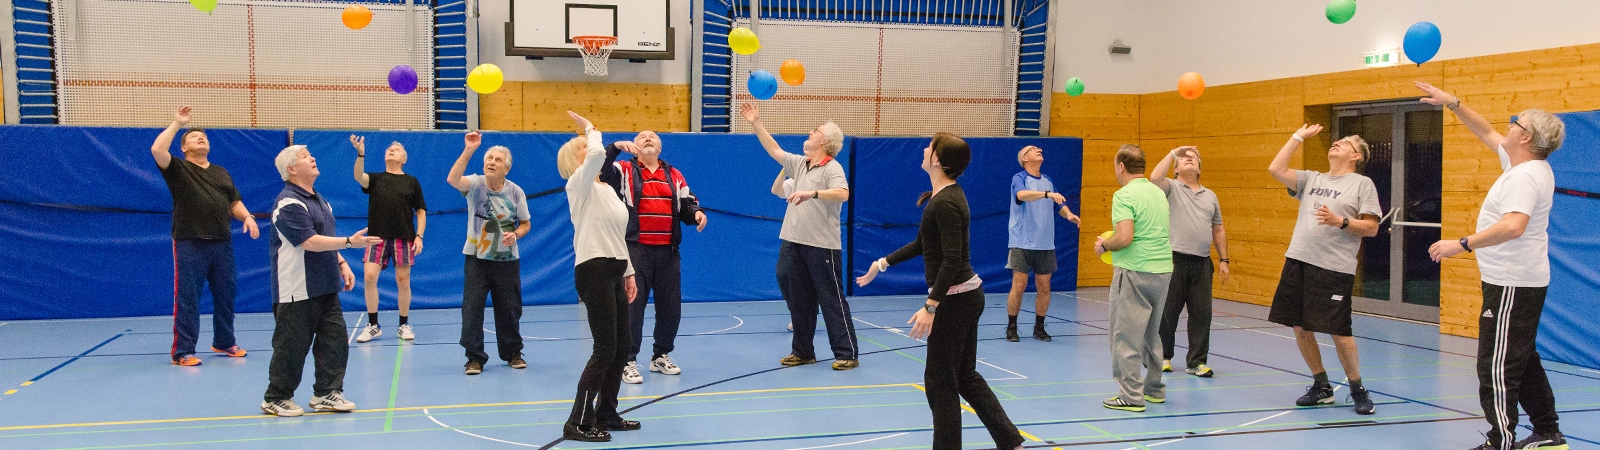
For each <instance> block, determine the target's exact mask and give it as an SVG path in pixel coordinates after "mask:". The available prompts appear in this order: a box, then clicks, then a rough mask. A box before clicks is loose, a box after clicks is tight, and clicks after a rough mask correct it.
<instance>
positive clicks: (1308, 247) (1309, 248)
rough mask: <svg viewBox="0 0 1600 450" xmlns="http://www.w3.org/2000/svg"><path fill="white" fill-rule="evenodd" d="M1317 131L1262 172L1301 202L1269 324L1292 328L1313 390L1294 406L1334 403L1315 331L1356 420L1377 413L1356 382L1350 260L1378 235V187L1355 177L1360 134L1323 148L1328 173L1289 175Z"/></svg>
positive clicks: (1362, 154) (1308, 130) (1362, 159)
mask: <svg viewBox="0 0 1600 450" xmlns="http://www.w3.org/2000/svg"><path fill="white" fill-rule="evenodd" d="M1321 131H1322V126H1321V125H1305V126H1302V127H1300V130H1298V131H1295V132H1294V135H1292V136H1290V137H1289V142H1288V143H1286V144H1284V145H1283V148H1281V149H1279V150H1278V155H1277V156H1276V157H1274V158H1273V159H1272V164H1270V165H1268V166H1267V171H1268V172H1270V173H1271V174H1272V177H1273V178H1274V179H1276V180H1278V182H1279V183H1283V185H1284V187H1287V188H1289V196H1291V197H1294V199H1295V200H1299V201H1300V210H1299V214H1297V215H1296V216H1295V217H1296V219H1295V223H1294V234H1293V235H1292V236H1291V237H1290V238H1289V249H1288V251H1287V252H1284V255H1283V256H1284V258H1285V261H1284V264H1283V274H1282V275H1281V276H1280V277H1279V279H1278V289H1277V292H1275V293H1274V294H1273V296H1272V312H1271V313H1270V314H1269V315H1268V316H1267V320H1269V321H1271V322H1273V323H1276V324H1280V325H1286V326H1290V327H1294V337H1295V343H1296V344H1297V345H1298V346H1299V348H1300V356H1301V357H1302V358H1304V359H1305V362H1306V368H1307V369H1310V370H1311V373H1312V376H1311V378H1312V383H1311V387H1310V388H1308V389H1306V393H1305V395H1302V396H1300V398H1298V399H1296V400H1295V405H1298V406H1318V405H1328V404H1332V403H1333V401H1334V400H1333V385H1332V384H1331V383H1330V382H1329V381H1328V372H1327V371H1326V370H1324V369H1323V367H1322V349H1321V348H1319V345H1318V344H1317V335H1316V333H1325V334H1328V335H1330V336H1333V345H1334V349H1336V350H1337V351H1338V355H1339V365H1340V366H1342V367H1344V373H1345V377H1346V378H1347V381H1346V382H1347V383H1349V385H1350V398H1351V399H1352V400H1354V403H1355V410H1356V414H1362V415H1367V414H1373V413H1375V412H1377V408H1376V407H1375V406H1374V405H1373V404H1372V395H1371V394H1370V393H1368V392H1367V389H1366V387H1365V386H1363V385H1362V384H1361V360H1360V356H1359V354H1358V352H1357V349H1356V340H1355V337H1354V336H1352V334H1353V333H1352V330H1351V318H1350V315H1351V309H1350V301H1351V299H1350V297H1351V295H1352V294H1353V293H1354V291H1355V283H1356V266H1357V263H1358V262H1359V261H1358V260H1357V259H1356V255H1357V254H1358V253H1359V252H1360V251H1361V239H1362V238H1367V237H1372V236H1376V235H1377V234H1378V224H1379V222H1380V220H1379V217H1380V214H1382V207H1381V206H1379V205H1378V189H1377V187H1376V186H1374V185H1373V184H1372V179H1371V178H1367V177H1366V176H1364V175H1361V174H1360V173H1358V172H1359V171H1360V170H1361V167H1362V166H1363V165H1364V164H1366V162H1367V158H1368V157H1370V156H1371V154H1372V151H1371V149H1370V148H1369V147H1368V146H1367V142H1366V141H1365V140H1362V139H1361V136H1355V135H1351V136H1345V137H1344V138H1342V139H1339V140H1337V141H1334V143H1333V146H1331V147H1329V148H1328V167H1329V168H1330V169H1329V170H1328V172H1327V173H1322V172H1317V171H1314V170H1293V169H1290V168H1289V159H1290V157H1292V156H1294V153H1295V151H1296V150H1299V149H1300V146H1301V145H1302V144H1304V143H1305V141H1306V139H1311V138H1313V137H1316V135H1317V133H1320V132H1321Z"/></svg>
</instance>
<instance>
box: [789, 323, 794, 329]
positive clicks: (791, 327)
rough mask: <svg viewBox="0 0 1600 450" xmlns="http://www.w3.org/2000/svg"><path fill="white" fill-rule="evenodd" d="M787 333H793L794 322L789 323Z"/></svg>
mask: <svg viewBox="0 0 1600 450" xmlns="http://www.w3.org/2000/svg"><path fill="white" fill-rule="evenodd" d="M789 331H794V322H789Z"/></svg>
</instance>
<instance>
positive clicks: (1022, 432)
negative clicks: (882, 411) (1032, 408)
mask: <svg viewBox="0 0 1600 450" xmlns="http://www.w3.org/2000/svg"><path fill="white" fill-rule="evenodd" d="M912 386H915V387H916V388H917V389H920V390H922V391H923V392H927V391H928V389H927V388H924V387H922V385H919V384H913V385H912ZM961 409H963V410H965V411H967V412H969V413H972V414H974V415H976V414H978V412H977V411H973V410H972V407H970V406H967V404H966V403H962V404H961ZM1017 433H1021V434H1022V437H1025V438H1028V439H1030V440H1033V441H1034V442H1044V439H1039V437H1038V436H1034V435H1032V434H1028V432H1026V431H1022V429H1021V428H1017ZM1051 450H1061V447H1056V448H1053V449H1051Z"/></svg>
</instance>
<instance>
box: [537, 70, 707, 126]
mask: <svg viewBox="0 0 1600 450" xmlns="http://www.w3.org/2000/svg"><path fill="white" fill-rule="evenodd" d="M523 107H524V108H523V124H522V126H523V128H522V129H524V130H528V131H572V126H573V125H572V118H570V117H568V116H567V111H568V110H571V111H576V112H578V113H579V114H582V115H583V116H584V117H586V118H588V119H589V120H590V121H592V122H594V124H595V126H597V127H601V128H602V129H605V130H614V131H642V130H654V131H658V132H673V131H689V86H688V85H676V84H635V83H564V82H530V83H527V84H525V85H524V87H523Z"/></svg>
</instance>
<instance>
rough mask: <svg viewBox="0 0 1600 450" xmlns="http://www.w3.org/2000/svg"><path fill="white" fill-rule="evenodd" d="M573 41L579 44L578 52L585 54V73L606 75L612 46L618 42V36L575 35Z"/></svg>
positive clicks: (599, 75) (598, 75)
mask: <svg viewBox="0 0 1600 450" xmlns="http://www.w3.org/2000/svg"><path fill="white" fill-rule="evenodd" d="M572 43H574V44H577V45H578V52H579V53H582V54H583V73H586V74H589V75H594V76H597V77H603V76H606V67H607V63H608V62H610V59H611V46H612V45H616V44H617V37H616V36H573V37H572Z"/></svg>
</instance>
